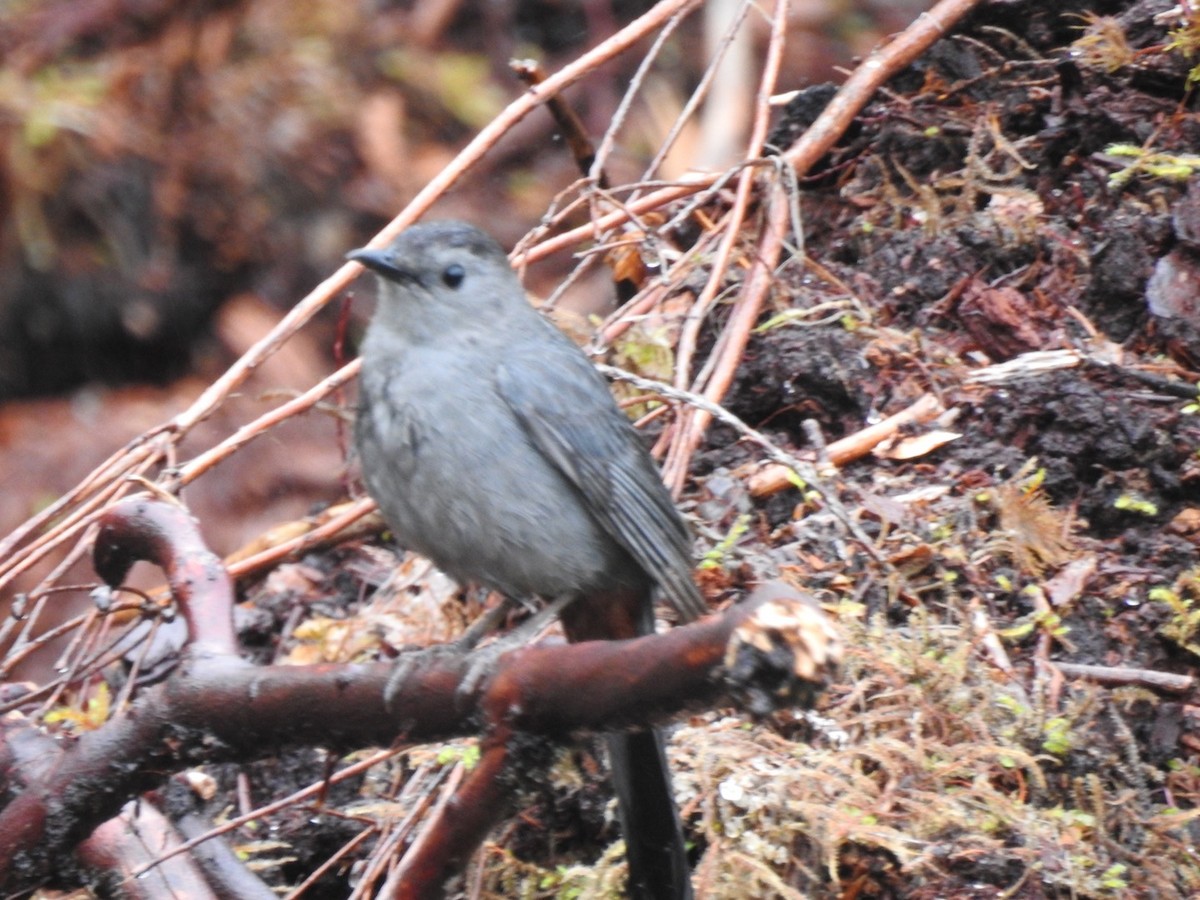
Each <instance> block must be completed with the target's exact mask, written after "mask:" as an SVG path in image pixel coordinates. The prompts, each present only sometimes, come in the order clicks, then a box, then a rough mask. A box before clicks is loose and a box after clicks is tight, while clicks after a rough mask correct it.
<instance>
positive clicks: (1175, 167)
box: [1104, 144, 1200, 189]
mask: <svg viewBox="0 0 1200 900" xmlns="http://www.w3.org/2000/svg"><path fill="white" fill-rule="evenodd" d="M1104 153H1105V155H1107V156H1114V157H1117V158H1118V159H1129V160H1132V161H1131V162H1130V163H1129V164H1128V165H1126V166H1125V168H1123V169H1120V170H1118V171H1116V172H1113V173H1112V174H1111V175H1109V176H1108V186H1109V187H1110V188H1114V189H1118V188H1123V187H1124V186H1125V185H1127V184H1128V183H1129V182H1130V181H1132V180H1133V179H1134V178H1136V177H1137V176H1139V175H1142V176H1145V177H1147V178H1161V179H1164V180H1166V181H1187V180H1188V179H1189V178H1191V177H1192V176H1193V175H1195V174H1196V172H1198V171H1200V156H1197V155H1196V154H1194V153H1158V152H1156V151H1154V150H1150V149H1148V148H1146V147H1139V146H1138V145H1137V144H1110V145H1109V146H1108V147H1106V148H1105V150H1104Z"/></svg>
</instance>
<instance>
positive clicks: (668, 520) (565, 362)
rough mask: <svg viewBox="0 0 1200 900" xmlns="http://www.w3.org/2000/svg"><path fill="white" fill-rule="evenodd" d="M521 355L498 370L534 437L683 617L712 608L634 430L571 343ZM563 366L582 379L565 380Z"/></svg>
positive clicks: (499, 383)
mask: <svg viewBox="0 0 1200 900" xmlns="http://www.w3.org/2000/svg"><path fill="white" fill-rule="evenodd" d="M538 350H539V353H538V354H536V355H535V354H531V355H529V356H525V357H522V356H520V355H518V354H514V355H513V356H511V357H510V358H509V359H507V360H505V362H504V363H502V364H501V365H500V366H499V367H498V369H497V372H496V387H497V390H498V392H499V394H500V396H501V397H502V398H503V399H504V401H505V402H506V403H507V404H508V405H509V407H510V408H511V409H512V411H513V413H514V414H515V415H516V416H517V419H518V420H519V421H520V423H521V425H522V426H523V427H524V429H525V432H526V433H527V434H528V435H529V439H530V442H531V443H532V444H533V445H534V446H535V447H536V448H537V449H538V450H539V451H540V452H541V453H542V454H543V455H544V456H545V457H546V458H547V459H549V460H550V461H551V462H552V463H553V464H554V465H555V466H556V467H557V468H558V469H559V470H560V471H561V472H562V473H563V474H564V475H565V476H566V477H567V478H568V480H570V481H571V483H572V484H574V485H575V486H576V487H577V488H578V489H579V491H580V493H582V495H583V498H584V501H585V502H586V503H587V504H588V507H589V508H590V509H591V511H592V513H593V514H594V515H595V516H596V520H597V521H598V522H600V523H601V525H602V526H603V527H604V529H605V530H606V531H607V532H608V533H609V534H611V535H612V536H613V538H615V539H616V540H617V542H618V543H620V544H621V546H623V547H624V548H625V549H626V550H627V551H628V552H629V554H630V556H632V557H633V558H634V560H635V561H636V562H637V563H638V564H639V565H640V566H641V567H642V568H643V569H645V570H646V572H647V573H648V574H649V575H650V576H651V577H653V578H654V579H655V580H656V581H657V582H658V584H659V586H660V587H661V588H662V590H663V593H664V594H665V595H666V598H667V600H668V601H669V602H670V603H671V605H672V606H674V607H675V609H676V611H677V612H678V613H679V615H680V616H681V617H682V618H683V619H684V620H685V621H690V620H692V619H695V618H697V617H698V616H700V615H703V614H704V613H705V612H706V611H707V607H706V606H705V604H704V600H703V598H702V597H701V596H700V592H699V591H698V590H697V589H696V585H695V583H694V582H693V581H692V575H691V570H692V558H691V546H690V543H691V542H690V539H689V536H688V532H687V528H686V526H685V525H684V524H683V521H682V520H681V519H680V517H679V513H678V511H677V510H676V509H675V505H674V503H673V502H672V500H671V495H670V494H669V493H668V492H667V489H666V488H665V487H664V486H663V483H662V480H661V478H660V476H659V474H658V472H657V471H656V470H655V468H654V464H653V462H652V461H651V459H650V456H649V454H648V453H646V451H645V449H644V448H643V447H642V446H641V442H640V439H639V437H638V435H637V432H636V431H634V429H633V427H632V425H630V423H629V421H628V420H627V419H626V418H625V417H624V416H623V415H622V414H621V412H620V411H619V410H618V409H616V407H615V406H613V404H612V399H611V396H610V395H609V394H608V386H607V385H606V384H605V382H604V380H603V379H602V378H601V377H600V375H599V373H597V372H596V370H595V369H594V368H592V365H591V363H589V362H588V361H587V359H586V358H585V357H583V356H580V355H579V354H578V352H577V351H576V350H575V348H574V347H564V348H562V349H561V350H560V349H559V348H557V347H555V348H553V350H551V352H549V353H546V352H545V348H544V347H539V348H538ZM564 366H569V367H574V368H576V369H577V370H578V373H579V377H575V378H570V377H562V376H561V374H559V375H557V376H556V374H555V373H561V372H562V369H563V367H564Z"/></svg>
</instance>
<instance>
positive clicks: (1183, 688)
mask: <svg viewBox="0 0 1200 900" xmlns="http://www.w3.org/2000/svg"><path fill="white" fill-rule="evenodd" d="M1050 665H1051V666H1053V667H1054V668H1056V669H1058V671H1060V672H1062V674H1063V675H1065V676H1066V677H1067V678H1081V679H1083V680H1084V681H1092V682H1095V683H1096V684H1103V685H1109V686H1111V687H1125V686H1133V687H1144V688H1149V689H1150V690H1152V691H1164V692H1166V693H1169V694H1183V693H1186V692H1187V691H1190V690H1191V689H1192V688H1193V687H1194V686H1195V684H1196V679H1195V678H1194V677H1193V676H1191V675H1178V674H1176V673H1174V672H1159V671H1156V670H1154V669H1133V668H1129V667H1127V666H1091V665H1086V664H1084V663H1070V662H1059V661H1058V660H1052V661H1051V662H1050Z"/></svg>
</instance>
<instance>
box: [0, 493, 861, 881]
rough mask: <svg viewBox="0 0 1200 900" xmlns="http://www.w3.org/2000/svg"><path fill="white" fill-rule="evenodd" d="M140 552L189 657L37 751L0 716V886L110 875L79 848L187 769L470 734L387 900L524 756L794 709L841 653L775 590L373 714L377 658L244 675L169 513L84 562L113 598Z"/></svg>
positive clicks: (185, 527) (202, 550) (443, 870)
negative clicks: (81, 870)
mask: <svg viewBox="0 0 1200 900" xmlns="http://www.w3.org/2000/svg"><path fill="white" fill-rule="evenodd" d="M139 559H144V560H148V561H151V562H153V563H155V564H157V565H159V566H161V567H162V568H163V569H164V570H165V571H166V573H167V575H168V579H169V582H170V586H171V590H172V594H173V598H174V602H175V603H176V604H177V605H178V607H179V610H180V612H181V613H182V614H183V616H184V618H185V620H186V621H187V622H188V624H189V628H190V629H191V636H190V638H189V644H188V646H187V647H185V649H184V650H183V652H182V655H181V659H180V664H179V665H178V666H177V667H176V668H175V669H174V671H173V672H172V674H171V675H170V676H168V677H167V679H166V680H165V681H163V682H161V683H159V684H157V685H154V686H153V687H150V688H148V689H145V690H143V691H142V692H141V694H140V696H138V697H137V698H136V699H135V700H133V701H132V702H131V703H130V705H129V706H128V707H126V708H123V709H117V710H115V711H114V712H113V714H112V716H111V718H110V719H109V720H108V721H107V722H105V723H104V724H103V725H101V726H100V727H99V728H97V729H96V730H94V731H90V732H88V733H86V734H84V735H83V736H82V737H80V738H79V739H78V740H75V741H74V742H72V743H60V744H58V745H56V746H54V747H52V748H51V749H50V750H49V751H48V753H40V754H37V755H35V756H34V757H33V758H31V757H30V755H29V754H21V753H19V752H17V751H16V749H14V748H15V747H16V746H17V744H18V742H19V741H20V740H23V739H27V738H28V736H29V735H30V734H31V733H32V732H33V731H34V726H33V725H32V723H31V722H29V721H28V720H25V719H22V718H21V717H20V716H19V715H15V714H14V715H10V716H9V717H8V718H7V719H6V720H5V723H4V727H3V731H2V732H0V766H3V771H0V777H2V778H3V780H4V783H5V784H7V785H8V787H9V793H8V803H7V806H6V807H5V808H4V809H3V810H2V811H0V888H2V889H3V890H4V891H5V892H9V891H17V890H21V889H22V888H27V887H29V886H31V885H34V884H38V883H42V882H44V881H45V879H46V878H47V876H48V873H51V872H54V871H56V870H59V869H62V868H63V867H64V866H67V865H70V866H72V867H74V866H77V865H83V866H89V865H90V866H97V865H99V864H97V863H96V862H95V860H96V859H104V860H106V862H105V863H103V865H104V866H111V867H113V868H116V869H119V870H123V871H126V872H128V871H129V869H128V868H127V867H124V864H123V863H117V862H110V860H111V853H109V854H108V855H105V854H103V853H101V854H96V853H92V854H91V855H89V852H88V851H89V846H88V845H89V844H90V843H91V842H93V841H96V840H98V839H99V837H100V836H101V835H102V834H103V833H104V831H97V828H98V826H100V825H101V824H103V823H104V822H106V821H108V820H110V819H113V818H114V817H116V816H117V815H118V813H119V811H120V810H121V808H122V806H123V805H124V804H125V803H126V801H128V800H130V799H133V798H135V797H138V796H139V795H141V794H142V793H143V792H146V791H149V790H151V789H154V788H156V787H159V786H161V784H162V782H163V781H164V780H165V779H166V777H167V776H168V774H169V773H171V772H173V771H176V770H179V769H182V768H184V767H186V766H191V765H195V764H197V763H202V762H215V761H231V760H235V761H249V760H253V759H257V758H261V757H263V756H266V755H270V754H273V753H276V752H278V751H280V750H282V749H284V748H287V747H295V746H306V745H307V746H312V745H317V746H322V747H326V748H329V749H332V750H335V751H349V750H353V749H357V748H360V747H363V746H369V745H388V744H391V743H393V742H395V741H397V740H399V739H403V740H405V741H408V742H430V741H436V740H442V739H446V738H449V737H454V736H462V735H470V734H475V735H479V736H480V739H481V751H482V754H481V759H480V762H479V764H478V765H476V766H475V767H474V768H473V769H472V770H471V771H470V772H469V774H468V775H467V777H465V778H464V779H463V781H462V782H461V783H460V785H459V787H458V788H457V789H456V792H455V795H454V797H453V801H452V802H446V803H442V804H440V806H439V807H438V809H437V811H436V812H435V813H433V814H431V815H430V817H429V821H428V822H427V823H426V824H425V826H424V827H423V829H422V830H421V832H420V834H419V835H418V837H417V839H416V840H415V841H414V843H413V844H412V845H411V846H410V848H409V850H408V851H407V853H406V855H405V857H404V860H403V861H402V863H401V865H400V867H399V868H398V869H397V870H396V872H395V874H394V877H393V879H392V889H391V894H390V895H391V896H412V897H421V896H438V895H439V894H440V893H441V891H442V889H443V885H444V883H445V881H446V880H447V879H448V878H450V877H452V876H453V875H454V874H455V873H456V872H457V871H458V870H459V868H460V867H461V865H462V864H463V863H464V862H465V860H466V859H467V858H468V857H469V856H470V854H471V853H472V851H473V850H474V848H475V847H476V846H477V845H478V843H479V841H481V840H482V838H483V836H484V835H485V834H486V832H487V830H488V828H489V827H490V826H491V825H492V824H494V822H495V820H496V819H497V818H499V817H500V816H501V815H503V813H504V811H505V810H506V808H507V803H508V799H509V798H510V797H511V796H512V793H513V791H514V788H515V787H517V786H519V784H520V782H521V781H522V780H523V779H524V780H534V779H537V778H539V777H544V776H545V773H544V772H539V771H535V770H531V768H530V767H529V766H522V765H519V763H520V762H521V754H520V750H521V748H522V747H523V746H529V745H531V744H536V743H541V744H544V743H545V742H546V740H547V739H549V740H553V741H563V740H567V739H570V738H571V737H573V736H576V735H579V734H583V733H587V732H593V731H596V732H600V731H612V730H613V729H615V728H622V727H628V728H633V727H638V726H648V725H651V724H654V723H657V722H661V721H663V720H664V719H666V718H668V717H670V716H672V715H676V714H678V713H680V712H681V711H684V710H689V709H693V710H694V709H697V708H702V707H712V706H717V705H730V704H742V705H745V706H747V707H748V708H750V709H751V710H752V711H753V712H755V713H761V712H764V711H766V710H767V709H769V708H773V707H779V706H783V705H794V704H795V703H797V702H802V701H806V700H807V698H808V697H809V696H811V694H812V692H813V690H814V689H816V688H818V687H819V686H820V684H821V682H822V680H823V679H824V678H825V677H827V675H828V674H829V672H830V669H831V667H832V666H833V665H834V664H835V663H836V661H837V659H838V655H839V644H838V641H837V638H836V635H835V634H834V632H833V631H832V630H831V629H830V627H829V625H828V624H827V622H826V620H825V619H824V617H823V615H822V614H821V612H820V610H819V609H817V608H816V607H815V606H814V605H812V604H811V603H810V602H808V601H806V600H805V599H803V598H801V597H799V596H797V595H796V594H795V593H794V592H790V591H787V590H785V589H781V588H778V587H776V588H773V589H770V590H761V591H759V592H756V594H754V595H752V596H751V597H750V598H749V599H748V600H747V601H746V602H744V603H741V604H739V605H737V606H733V607H731V608H729V609H727V610H725V611H724V612H722V613H719V614H714V615H710V616H708V617H705V618H704V619H702V620H700V621H698V622H696V623H694V624H691V625H688V626H685V627H679V628H675V629H672V630H671V631H670V632H668V633H665V634H655V635H648V636H645V637H640V638H635V639H631V640H624V641H589V642H582V643H577V644H559V645H536V646H530V647H524V648H520V649H515V650H512V651H510V652H507V653H504V654H501V655H499V656H498V657H497V658H495V660H494V662H492V663H491V670H490V672H488V674H487V676H486V677H484V678H482V679H479V680H478V684H477V686H475V687H474V689H473V690H471V691H469V692H467V693H465V694H460V693H459V688H460V683H461V681H462V679H463V678H464V677H465V676H466V675H467V674H468V673H470V672H471V671H472V662H473V658H472V655H471V654H470V653H466V652H464V653H462V654H460V655H455V654H452V653H449V654H438V655H436V656H433V657H431V658H430V663H429V664H428V665H425V666H416V667H413V668H412V671H411V673H410V674H409V675H408V679H407V683H406V684H404V685H401V686H399V688H398V689H397V690H396V691H395V695H394V697H393V700H392V702H391V704H390V705H389V704H387V703H385V699H384V693H385V686H386V685H387V682H388V678H389V676H390V674H391V673H392V671H393V667H392V665H391V663H388V662H381V663H378V664H367V665H314V666H255V665H251V664H249V663H246V662H244V661H243V660H242V659H241V658H240V657H239V656H238V655H237V652H236V646H235V645H234V642H233V640H232V637H231V636H232V634H233V632H232V626H231V625H230V624H228V623H230V622H231V621H232V619H231V614H232V609H233V602H234V596H233V591H232V586H231V583H230V581H229V580H228V578H227V577H226V576H225V573H224V570H223V568H222V567H221V566H220V565H219V563H218V562H216V561H215V559H214V557H212V554H211V553H210V551H209V550H208V549H207V548H206V547H205V546H204V544H203V542H202V541H201V539H200V537H199V534H198V531H197V528H196V523H195V522H194V520H193V519H192V518H191V517H190V516H189V515H188V514H187V512H186V511H185V510H184V509H183V508H182V507H179V506H177V505H175V504H172V503H168V502H164V501H161V500H157V499H153V498H150V497H147V496H139V497H135V498H131V499H128V500H125V501H122V502H121V503H120V504H118V505H116V506H114V507H113V508H112V509H111V510H110V511H109V513H108V514H107V515H106V516H105V517H104V519H103V520H102V523H101V527H100V533H99V536H98V538H97V541H96V551H95V564H96V568H97V571H98V572H100V574H101V576H102V577H103V578H104V579H105V580H106V581H107V582H109V583H110V584H113V585H116V584H118V583H119V582H120V581H121V580H122V579H123V578H124V576H125V574H126V572H127V571H128V568H129V566H130V565H132V563H133V562H134V561H136V560H139ZM48 757H53V758H52V759H49V758H48ZM484 810H486V811H489V813H490V815H489V814H483V813H482V812H481V811H484ZM108 831H109V833H111V826H110V828H109V829H108ZM93 849H94V848H93ZM111 871H112V870H111V869H110V870H109V872H108V873H107V874H109V875H110V876H111Z"/></svg>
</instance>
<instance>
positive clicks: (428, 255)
mask: <svg viewBox="0 0 1200 900" xmlns="http://www.w3.org/2000/svg"><path fill="white" fill-rule="evenodd" d="M346 258H347V259H352V260H354V261H355V262H358V263H361V264H362V265H363V266H365V267H366V268H368V269H370V270H372V271H373V272H374V273H375V274H376V275H378V276H379V282H380V291H379V304H380V305H379V309H378V310H377V312H376V314H375V315H376V317H377V318H382V319H383V320H386V321H388V322H391V323H392V324H393V326H394V327H396V328H399V329H402V330H403V331H406V332H409V333H410V334H413V336H416V334H415V332H417V331H424V330H426V329H429V330H437V329H446V328H451V329H452V328H461V327H470V326H471V325H472V324H475V325H479V326H484V325H485V324H486V323H488V322H489V321H490V322H491V324H492V326H493V327H494V325H495V324H496V323H495V318H496V317H497V316H500V315H502V314H504V313H506V312H509V311H512V310H514V309H516V308H528V304H527V303H526V301H525V292H524V291H523V290H522V288H521V285H520V282H519V281H517V277H516V275H515V274H514V273H513V271H512V268H511V267H510V266H509V264H508V257H507V256H505V254H504V251H503V250H502V249H501V248H500V245H499V244H497V243H496V242H495V241H494V240H493V239H492V238H491V237H489V236H488V235H487V234H485V233H484V232H482V231H480V230H479V229H478V228H476V227H475V226H473V225H468V224H466V223H464V222H449V221H447V222H429V223H425V224H421V225H414V226H413V227H411V228H409V229H407V230H406V231H404V232H403V233H401V235H400V236H399V237H398V238H396V240H394V241H393V242H392V243H391V244H390V245H389V246H388V247H385V248H383V249H380V250H372V249H369V248H364V249H362V250H354V251H351V252H350V253H348V254H347V255H346Z"/></svg>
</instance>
